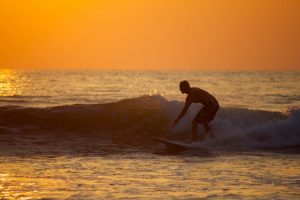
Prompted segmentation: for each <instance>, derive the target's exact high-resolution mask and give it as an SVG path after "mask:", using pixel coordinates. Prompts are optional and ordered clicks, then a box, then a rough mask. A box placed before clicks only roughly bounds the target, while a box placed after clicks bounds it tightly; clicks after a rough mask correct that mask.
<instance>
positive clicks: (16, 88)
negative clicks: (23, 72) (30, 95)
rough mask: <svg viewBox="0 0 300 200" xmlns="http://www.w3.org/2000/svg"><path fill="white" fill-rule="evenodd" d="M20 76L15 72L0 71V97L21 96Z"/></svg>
mask: <svg viewBox="0 0 300 200" xmlns="http://www.w3.org/2000/svg"><path fill="white" fill-rule="evenodd" d="M21 84H22V83H21V81H20V74H19V73H18V72H17V71H14V70H0V96H2V97H5V96H6V97H9V96H17V95H21V94H22V92H21Z"/></svg>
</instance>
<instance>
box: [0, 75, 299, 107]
mask: <svg viewBox="0 0 300 200" xmlns="http://www.w3.org/2000/svg"><path fill="white" fill-rule="evenodd" d="M184 79H186V80H189V81H190V83H191V85H192V86H196V87H200V88H203V89H205V90H207V91H209V92H211V93H212V94H214V95H215V96H216V97H217V98H218V99H219V101H220V103H221V105H222V106H234V107H244V108H252V109H262V110H277V111H282V110H284V109H286V108H287V107H289V106H295V105H297V106H299V105H300V92H299V91H300V72H201V71H200V72H186V71H177V72H176V71H173V72H166V71H165V72H139V71H96V70H95V71H93V70H92V71H84V70H81V71H80V70H78V71H62V70H61V71H59V70H48V71H47V70H32V71H20V70H19V71H12V70H2V71H0V105H21V106H33V107H37V106H55V105H66V104H75V103H103V102H112V101H116V100H121V99H126V98H132V97H138V96H142V95H148V94H156V93H159V94H161V95H162V96H164V97H165V98H167V99H170V100H179V101H184V98H185V96H184V95H182V94H181V93H180V91H179V90H178V83H179V81H181V80H184Z"/></svg>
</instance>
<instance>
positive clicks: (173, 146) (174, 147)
mask: <svg viewBox="0 0 300 200" xmlns="http://www.w3.org/2000/svg"><path fill="white" fill-rule="evenodd" d="M153 140H155V141H158V142H161V143H163V144H164V145H166V148H167V149H168V150H171V151H183V150H186V149H188V148H189V144H187V143H184V142H179V141H173V140H167V139H165V138H159V137H155V138H153Z"/></svg>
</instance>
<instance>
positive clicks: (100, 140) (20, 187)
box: [0, 70, 300, 199]
mask: <svg viewBox="0 0 300 200" xmlns="http://www.w3.org/2000/svg"><path fill="white" fill-rule="evenodd" d="M183 79H187V80H189V81H190V83H191V84H192V85H193V86H198V87H201V88H203V89H206V90H208V91H209V92H211V93H212V94H214V95H215V96H216V97H217V99H218V100H219V102H220V104H221V107H222V109H221V110H220V112H219V113H218V114H217V116H216V119H215V120H214V122H213V124H212V128H213V130H214V131H215V134H216V138H215V139H214V140H206V141H205V142H203V143H199V145H202V146H201V148H196V149H189V150H186V151H183V152H177V153H175V154H174V152H173V153H172V154H170V152H168V151H166V148H165V146H164V145H162V144H159V143H157V142H154V141H153V140H151V138H152V137H153V136H160V137H167V136H170V133H169V132H168V131H170V130H169V126H170V123H171V122H172V121H173V120H174V118H175V117H176V115H177V114H178V112H179V111H180V109H181V107H182V102H183V101H184V99H185V95H182V94H181V93H180V91H179V90H178V83H179V81H181V80H183ZM299 91H300V73H299V72H182V71H178V72H137V71H130V72H126V71H57V70H49V71H42V70H33V71H14V70H1V71H0V199H199V198H203V199H299V198H300V192H299V191H300V154H299V152H300V151H299V146H300V132H299V130H300V129H299V127H300V122H299V119H300V110H299V105H300V93H299ZM149 94H150V96H145V97H140V96H144V95H149ZM151 94H161V95H153V96H151ZM118 100H123V101H120V102H117V103H111V102H116V101H118ZM174 100H175V101H174ZM106 103H109V104H106ZM73 104H77V105H73ZM78 104H80V105H78ZM90 104H93V105H90ZM14 106H20V107H14ZM53 106H60V107H53ZM27 107H29V108H27ZM44 107H47V108H44ZM289 107H295V109H294V110H293V111H292V112H290V113H289V114H286V113H285V112H282V111H285V110H286V109H287V108H289ZM198 109H199V108H198V107H197V108H195V109H194V108H191V109H190V110H191V112H189V113H188V114H187V116H186V117H185V118H184V119H183V120H182V122H181V123H180V124H179V125H178V127H177V128H178V129H177V130H173V131H175V132H174V133H172V134H173V135H171V137H173V139H180V138H184V136H188V135H189V134H190V121H191V120H192V117H193V116H194V114H195V112H196V111H198ZM262 110H264V111H262ZM274 111H276V112H274ZM200 132H201V130H200Z"/></svg>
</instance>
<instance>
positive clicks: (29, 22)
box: [0, 0, 300, 70]
mask: <svg viewBox="0 0 300 200" xmlns="http://www.w3.org/2000/svg"><path fill="white" fill-rule="evenodd" d="M0 18H1V21H0V44H1V45H0V68H14V69H27V68H54V69H61V68H84V69H86V68H97V69H125V70H126V69H130V70H160V69H162V70H166V69H171V70H177V69H188V70H300V1H299V0H1V1H0Z"/></svg>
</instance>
